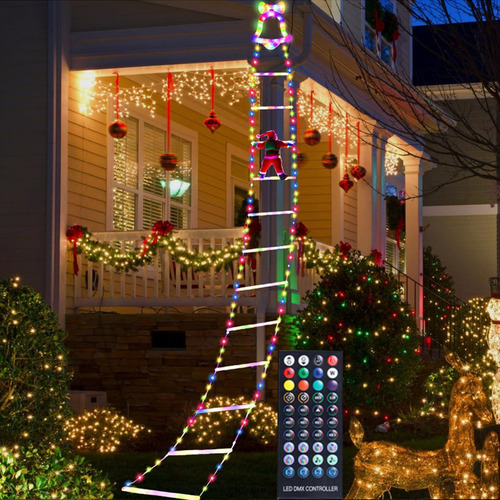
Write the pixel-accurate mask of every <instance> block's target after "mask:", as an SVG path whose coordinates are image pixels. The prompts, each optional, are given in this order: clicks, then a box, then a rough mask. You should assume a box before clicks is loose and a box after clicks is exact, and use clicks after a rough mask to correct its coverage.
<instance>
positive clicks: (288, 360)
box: [283, 354, 295, 366]
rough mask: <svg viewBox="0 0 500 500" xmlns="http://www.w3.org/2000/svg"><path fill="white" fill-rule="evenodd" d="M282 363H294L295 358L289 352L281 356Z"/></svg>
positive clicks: (288, 364)
mask: <svg viewBox="0 0 500 500" xmlns="http://www.w3.org/2000/svg"><path fill="white" fill-rule="evenodd" d="M283 363H285V365H286V366H292V365H293V364H294V363H295V358H294V357H293V356H292V355H291V354H288V355H286V356H285V357H284V358H283Z"/></svg>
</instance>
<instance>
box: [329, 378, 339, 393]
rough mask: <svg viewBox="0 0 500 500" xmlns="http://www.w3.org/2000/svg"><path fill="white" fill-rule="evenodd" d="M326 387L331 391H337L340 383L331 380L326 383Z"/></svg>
mask: <svg viewBox="0 0 500 500" xmlns="http://www.w3.org/2000/svg"><path fill="white" fill-rule="evenodd" d="M326 387H327V388H328V390H329V391H336V390H337V389H338V387H339V384H338V382H337V381H336V380H330V382H328V384H326Z"/></svg>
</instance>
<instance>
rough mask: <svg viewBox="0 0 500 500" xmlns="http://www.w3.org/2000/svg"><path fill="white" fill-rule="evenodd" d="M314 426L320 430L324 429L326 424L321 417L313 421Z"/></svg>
mask: <svg viewBox="0 0 500 500" xmlns="http://www.w3.org/2000/svg"><path fill="white" fill-rule="evenodd" d="M313 425H314V427H316V428H319V427H323V425H325V422H324V420H323V419H322V418H321V417H316V418H315V419H314V420H313Z"/></svg>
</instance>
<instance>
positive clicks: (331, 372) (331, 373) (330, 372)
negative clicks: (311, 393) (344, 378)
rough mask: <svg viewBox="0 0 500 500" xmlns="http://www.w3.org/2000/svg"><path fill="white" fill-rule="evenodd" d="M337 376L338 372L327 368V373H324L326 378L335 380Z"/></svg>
mask: <svg viewBox="0 0 500 500" xmlns="http://www.w3.org/2000/svg"><path fill="white" fill-rule="evenodd" d="M338 374H339V372H338V370H337V368H328V371H327V372H326V375H327V377H328V378H336V377H337V375H338Z"/></svg>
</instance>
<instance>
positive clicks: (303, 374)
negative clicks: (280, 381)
mask: <svg viewBox="0 0 500 500" xmlns="http://www.w3.org/2000/svg"><path fill="white" fill-rule="evenodd" d="M308 376H309V370H308V369H307V368H300V370H299V377H300V378H307V377H308Z"/></svg>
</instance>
